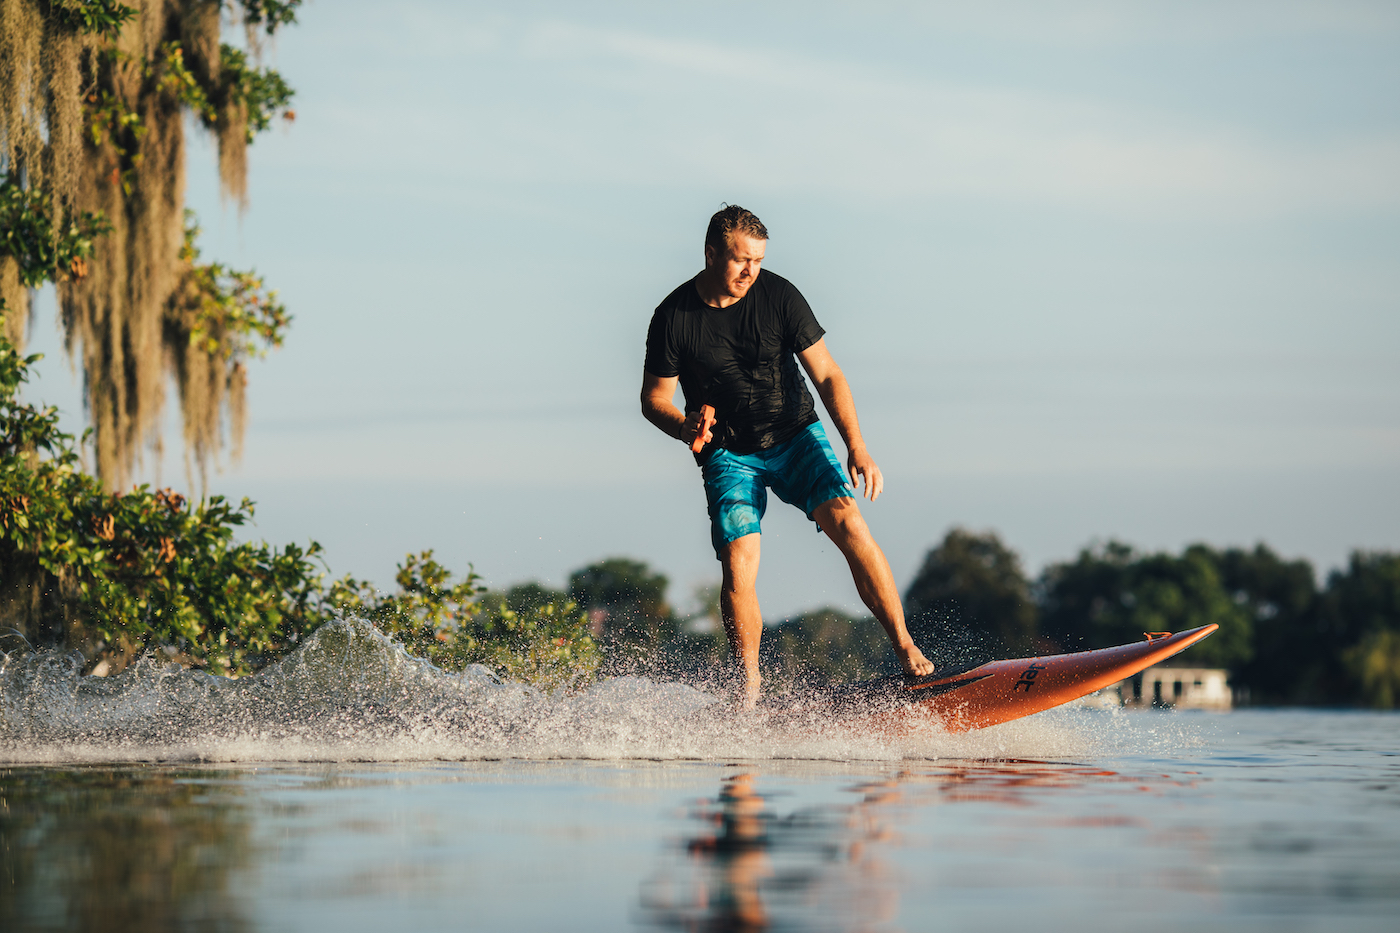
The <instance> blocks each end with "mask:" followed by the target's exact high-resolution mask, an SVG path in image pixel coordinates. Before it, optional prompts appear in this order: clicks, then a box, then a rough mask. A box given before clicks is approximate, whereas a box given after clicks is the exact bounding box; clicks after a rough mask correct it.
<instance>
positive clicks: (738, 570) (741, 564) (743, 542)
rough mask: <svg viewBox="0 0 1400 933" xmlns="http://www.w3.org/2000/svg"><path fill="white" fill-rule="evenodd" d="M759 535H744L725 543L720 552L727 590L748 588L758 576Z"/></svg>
mask: <svg viewBox="0 0 1400 933" xmlns="http://www.w3.org/2000/svg"><path fill="white" fill-rule="evenodd" d="M758 556H759V536H758V535H757V534H751V535H744V536H743V537H742V538H735V539H734V540H733V541H730V542H729V543H728V544H726V545H725V546H724V548H723V550H722V551H721V552H720V565H721V567H722V568H723V570H724V587H725V589H727V590H731V591H734V590H742V589H750V588H752V587H753V585H754V581H755V580H756V579H757V577H758Z"/></svg>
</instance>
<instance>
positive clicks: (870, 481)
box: [797, 338, 885, 502]
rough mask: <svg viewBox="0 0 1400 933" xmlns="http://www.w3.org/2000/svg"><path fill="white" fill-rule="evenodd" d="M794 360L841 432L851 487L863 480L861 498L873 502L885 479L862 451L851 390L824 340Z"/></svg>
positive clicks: (872, 460) (871, 459)
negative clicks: (814, 387)
mask: <svg viewBox="0 0 1400 933" xmlns="http://www.w3.org/2000/svg"><path fill="white" fill-rule="evenodd" d="M797 358H798V359H799V360H801V361H802V368H803V369H805V370H807V375H808V376H809V377H810V378H811V380H812V384H813V385H814V386H816V387H817V394H818V395H820V396H821V399H822V404H823V405H825V406H826V410H827V413H828V414H829V415H831V420H832V421H834V422H836V430H837V431H840V432H841V439H842V440H843V441H845V442H846V469H848V470H850V471H851V484H852V485H854V486H855V487H856V488H857V489H859V488H860V483H859V481H858V480H857V478H856V477H857V476H863V477H865V493H864V494H865V497H866V498H867V499H869V500H870V501H871V502H874V501H875V500H876V499H877V498H879V495H880V493H882V492H884V489H885V477H884V476H883V475H882V474H881V473H880V468H879V467H878V466H876V465H875V460H874V458H872V457H871V456H870V452H869V451H867V450H866V449H865V440H864V439H863V438H862V437H861V436H860V422H859V421H858V420H857V419H856V402H855V399H854V398H852V397H851V387H850V385H849V384H848V383H847V382H846V376H845V374H844V373H842V372H841V367H840V366H837V365H836V361H835V360H834V359H832V358H831V351H829V350H827V348H826V339H825V338H822V339H821V340H818V341H817V342H816V343H814V344H812V345H811V346H810V347H808V348H807V349H805V350H803V351H802V352H801V353H799V354H797Z"/></svg>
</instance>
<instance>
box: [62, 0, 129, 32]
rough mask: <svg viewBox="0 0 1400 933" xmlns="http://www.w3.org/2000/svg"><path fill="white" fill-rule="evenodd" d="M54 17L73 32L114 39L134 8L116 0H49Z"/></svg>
mask: <svg viewBox="0 0 1400 933" xmlns="http://www.w3.org/2000/svg"><path fill="white" fill-rule="evenodd" d="M49 9H50V10H51V11H52V13H53V15H54V17H55V18H56V19H57V20H58V21H59V22H61V23H62V24H63V25H65V26H67V27H68V28H69V29H72V30H73V31H74V32H86V33H91V34H93V35H98V36H102V37H103V38H104V39H115V38H116V37H117V35H118V33H120V32H121V31H122V27H123V26H124V25H126V24H127V22H128V21H130V20H132V19H134V18H135V17H136V10H134V9H132V8H131V7H129V6H126V5H125V4H122V3H118V2H117V0H49Z"/></svg>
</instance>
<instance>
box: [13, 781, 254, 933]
mask: <svg viewBox="0 0 1400 933" xmlns="http://www.w3.org/2000/svg"><path fill="white" fill-rule="evenodd" d="M250 836H251V819H250V817H249V816H248V814H247V813H246V811H245V809H244V808H243V806H242V805H241V802H240V800H239V796H238V790H237V787H236V786H230V785H229V784H228V783H226V780H225V778H224V776H222V775H219V774H217V773H212V772H205V771H198V772H180V771H162V770H137V769H130V770H127V769H122V770H116V769H105V768H91V769H63V770H57V769H40V768H34V769H25V768H12V769H5V770H0V929H3V930H25V929H77V930H92V931H106V930H112V931H118V930H123V931H124V930H143V931H162V930H183V929H189V928H192V927H199V928H200V929H201V930H209V931H229V933H233V931H239V930H244V929H248V928H250V926H251V925H250V924H249V923H248V921H247V920H246V918H245V915H244V913H243V912H242V910H241V908H240V904H239V900H238V899H237V898H236V897H235V896H234V893H233V890H232V888H233V885H232V883H231V882H232V880H233V878H234V876H235V875H236V874H237V873H238V872H239V871H241V870H243V869H244V868H246V867H247V865H248V863H249V858H250V849H251V845H250Z"/></svg>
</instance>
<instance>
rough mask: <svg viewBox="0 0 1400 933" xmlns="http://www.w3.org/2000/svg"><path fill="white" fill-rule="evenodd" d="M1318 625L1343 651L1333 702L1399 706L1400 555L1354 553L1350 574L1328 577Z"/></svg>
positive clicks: (1347, 568) (1333, 688)
mask: <svg viewBox="0 0 1400 933" xmlns="http://www.w3.org/2000/svg"><path fill="white" fill-rule="evenodd" d="M1318 625H1319V628H1320V629H1321V630H1322V631H1323V632H1324V633H1325V636H1326V637H1327V638H1328V639H1329V640H1331V641H1332V643H1333V644H1335V645H1338V646H1341V648H1342V651H1341V653H1340V657H1339V659H1338V664H1337V665H1336V669H1337V671H1338V674H1339V676H1338V677H1337V681H1336V682H1335V683H1334V684H1333V685H1331V686H1332V696H1331V697H1329V699H1332V700H1333V701H1334V702H1337V701H1341V702H1347V701H1348V700H1350V699H1351V698H1354V697H1358V696H1359V697H1360V698H1362V699H1364V701H1365V702H1366V703H1367V704H1368V705H1370V706H1375V707H1377V708H1381V709H1390V708H1393V707H1394V706H1395V703H1396V698H1397V694H1400V554H1387V553H1379V552H1367V551H1354V552H1352V554H1351V557H1350V559H1349V560H1348V562H1347V566H1346V569H1345V570H1337V571H1333V572H1332V573H1331V574H1329V575H1328V578H1327V589H1326V591H1325V592H1324V593H1323V594H1322V598H1321V600H1320V604H1319V606H1318Z"/></svg>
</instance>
